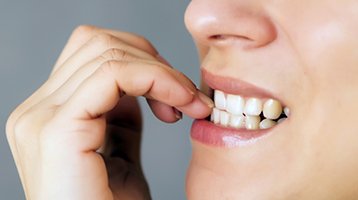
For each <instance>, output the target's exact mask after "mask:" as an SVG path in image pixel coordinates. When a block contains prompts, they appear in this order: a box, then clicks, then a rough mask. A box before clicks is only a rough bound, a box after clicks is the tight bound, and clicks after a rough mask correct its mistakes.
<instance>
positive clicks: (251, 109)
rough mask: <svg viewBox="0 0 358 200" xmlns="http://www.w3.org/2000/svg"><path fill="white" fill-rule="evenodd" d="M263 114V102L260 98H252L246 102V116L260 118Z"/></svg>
mask: <svg viewBox="0 0 358 200" xmlns="http://www.w3.org/2000/svg"><path fill="white" fill-rule="evenodd" d="M261 112H262V101H261V100H260V99H258V98H250V99H248V100H247V101H246V104H245V109H244V113H245V114H246V115H251V116H258V115H260V113H261Z"/></svg>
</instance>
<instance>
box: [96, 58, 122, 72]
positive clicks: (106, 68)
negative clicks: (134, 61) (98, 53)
mask: <svg viewBox="0 0 358 200" xmlns="http://www.w3.org/2000/svg"><path fill="white" fill-rule="evenodd" d="M126 63H127V62H123V61H116V60H108V61H106V62H104V63H103V64H102V65H101V67H100V68H99V70H100V72H102V73H104V74H109V75H113V74H116V73H115V72H116V71H118V70H119V69H120V68H121V67H124V66H125V65H126Z"/></svg>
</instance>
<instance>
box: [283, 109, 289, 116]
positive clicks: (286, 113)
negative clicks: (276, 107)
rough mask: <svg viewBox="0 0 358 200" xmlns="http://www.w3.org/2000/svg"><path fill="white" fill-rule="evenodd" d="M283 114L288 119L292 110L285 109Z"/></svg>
mask: <svg viewBox="0 0 358 200" xmlns="http://www.w3.org/2000/svg"><path fill="white" fill-rule="evenodd" d="M283 112H284V113H285V115H286V116H287V117H288V116H289V115H290V109H289V108H287V107H285V108H284V109H283Z"/></svg>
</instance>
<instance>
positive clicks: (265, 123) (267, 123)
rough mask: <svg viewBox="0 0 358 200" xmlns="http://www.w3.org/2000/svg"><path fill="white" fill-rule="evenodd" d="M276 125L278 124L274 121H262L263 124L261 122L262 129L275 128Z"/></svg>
mask: <svg viewBox="0 0 358 200" xmlns="http://www.w3.org/2000/svg"><path fill="white" fill-rule="evenodd" d="M276 124H277V122H275V121H272V120H270V119H264V120H262V122H260V129H268V128H271V127H273V126H275V125H276Z"/></svg>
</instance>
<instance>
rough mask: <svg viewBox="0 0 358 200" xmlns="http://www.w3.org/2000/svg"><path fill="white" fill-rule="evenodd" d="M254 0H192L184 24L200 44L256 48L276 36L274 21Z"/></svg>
mask: <svg viewBox="0 0 358 200" xmlns="http://www.w3.org/2000/svg"><path fill="white" fill-rule="evenodd" d="M262 8H263V7H262V5H259V3H258V2H257V1H245V0H192V1H191V3H190V4H189V6H188V8H187V10H186V13H185V24H186V27H187V29H188V30H189V32H190V33H191V35H192V36H193V38H194V40H195V41H196V42H197V43H199V44H200V45H205V46H212V45H221V46H222V45H240V46H241V47H242V48H259V47H263V46H266V45H268V44H270V43H272V42H273V41H274V40H275V39H276V37H277V33H276V29H275V26H274V24H273V22H272V21H271V20H270V19H269V17H268V16H267V14H266V13H265V12H264V9H262Z"/></svg>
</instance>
